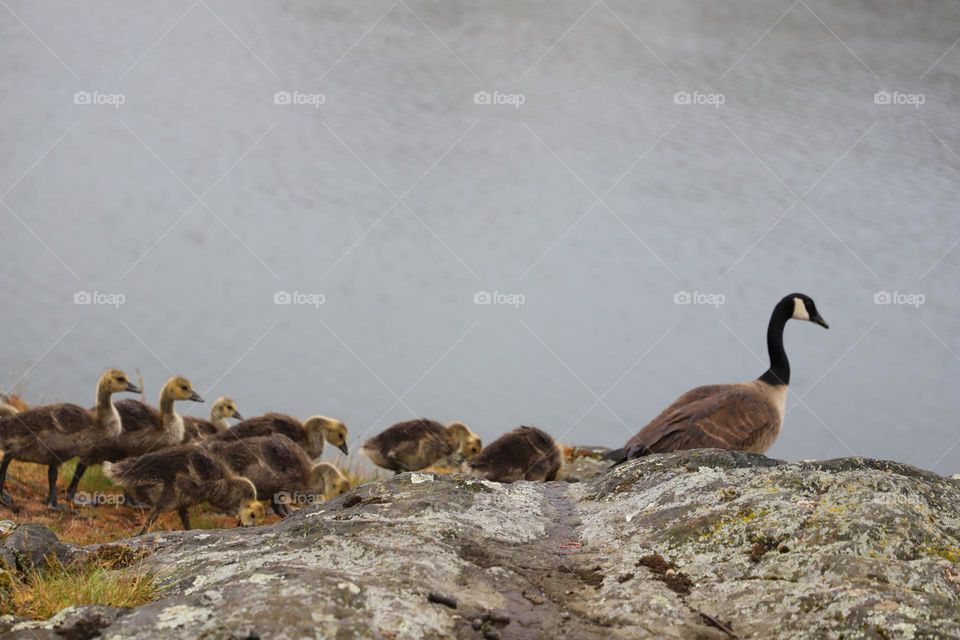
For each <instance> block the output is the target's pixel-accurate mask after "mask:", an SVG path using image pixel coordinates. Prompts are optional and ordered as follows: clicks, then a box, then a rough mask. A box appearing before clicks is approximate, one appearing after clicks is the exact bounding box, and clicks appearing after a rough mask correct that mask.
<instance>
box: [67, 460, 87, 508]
mask: <svg viewBox="0 0 960 640" xmlns="http://www.w3.org/2000/svg"><path fill="white" fill-rule="evenodd" d="M86 471H87V465H85V464H83V463H82V462H77V468H76V469H74V470H73V479H72V480H71V481H70V486H69V487H67V502H73V498H74V496H76V495H77V487H79V486H80V478H82V477H83V474H84V473H86Z"/></svg>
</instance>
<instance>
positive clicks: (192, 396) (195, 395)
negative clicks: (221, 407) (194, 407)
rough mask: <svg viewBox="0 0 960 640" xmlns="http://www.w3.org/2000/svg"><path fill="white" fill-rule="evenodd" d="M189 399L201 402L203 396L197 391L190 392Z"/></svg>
mask: <svg viewBox="0 0 960 640" xmlns="http://www.w3.org/2000/svg"><path fill="white" fill-rule="evenodd" d="M190 399H191V400H193V401H194V402H203V398H201V397H200V394H199V393H197V392H196V391H194V392H192V393H191V394H190Z"/></svg>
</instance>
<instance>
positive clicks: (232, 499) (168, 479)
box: [104, 444, 264, 534]
mask: <svg viewBox="0 0 960 640" xmlns="http://www.w3.org/2000/svg"><path fill="white" fill-rule="evenodd" d="M104 472H105V473H106V475H107V477H109V478H110V479H111V480H113V481H114V482H117V483H118V484H120V485H123V487H124V489H125V490H126V492H127V494H128V495H130V496H132V497H133V498H134V499H135V500H137V501H138V502H139V503H141V504H144V505H149V506H150V513H149V515H148V516H147V521H146V522H145V523H144V526H143V528H142V529H141V531H140V533H141V534H143V533H145V532H146V531H147V530H149V528H150V526H151V525H152V524H153V522H154V521H155V520H156V519H157V517H158V516H159V515H160V514H161V513H164V512H166V511H173V510H176V511H177V513H178V514H179V515H180V520H181V522H182V524H183V527H184V528H185V529H189V528H190V520H189V514H188V509H189V508H190V507H191V506H193V505H195V504H199V503H202V502H208V503H210V504H211V505H213V506H214V507H216V508H218V509H222V510H223V511H226V512H230V513H235V514H237V517H238V519H239V520H240V522H241V524H243V525H244V526H247V525H252V524H256V523H257V522H261V521H262V520H263V517H264V509H263V505H262V504H260V503H259V502H257V491H256V487H254V485H253V483H252V482H250V480H248V479H246V478H244V477H242V476H239V475H237V474H235V473H233V471H231V470H230V468H229V467H228V466H227V465H226V464H225V463H224V462H222V461H220V460H218V459H217V458H216V457H215V456H213V455H211V454H210V453H209V452H207V451H204V450H203V449H202V448H201V447H200V446H198V445H193V444H182V445H176V446H173V447H168V448H166V449H163V450H160V451H154V452H152V453H148V454H146V455H143V456H139V457H137V458H127V459H126V460H121V461H120V462H107V463H106V464H105V465H104Z"/></svg>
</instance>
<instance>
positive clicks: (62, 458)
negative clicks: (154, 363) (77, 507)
mask: <svg viewBox="0 0 960 640" xmlns="http://www.w3.org/2000/svg"><path fill="white" fill-rule="evenodd" d="M121 391H130V392H133V393H139V392H140V389H139V388H137V386H136V385H135V384H133V383H132V382H130V378H129V377H128V376H127V374H126V373H124V372H123V371H120V370H119V369H107V370H106V371H105V372H104V373H103V375H101V376H100V380H99V381H98V382H97V404H96V406H95V407H94V408H93V409H85V408H83V407H81V406H78V405H75V404H66V403H63V404H51V405H47V406H43V407H36V408H34V409H28V410H27V411H22V412H19V413H16V414H14V415H11V416H8V417H5V418H2V419H0V449H3V461H2V462H0V502H2V503H3V504H4V505H5V506H7V507H13V500H12V499H11V498H10V496H9V495H8V494H6V493H4V491H3V486H4V483H5V482H6V479H7V468H8V467H9V466H10V463H11V462H13V461H14V460H21V461H23V462H35V463H37V464H45V465H47V482H48V483H49V493H48V495H47V504H48V505H50V506H51V507H53V508H57V473H58V472H59V469H60V465H61V464H62V463H64V462H66V461H67V460H69V459H70V458H72V457H74V456H78V455H80V456H82V455H84V454H86V453H87V452H88V451H90V450H91V449H92V448H93V447H95V446H96V445H97V444H98V443H100V442H103V441H104V440H112V439H113V438H115V437H116V435H117V434H118V433H120V416H119V415H118V414H117V410H116V408H115V407H114V406H113V394H114V393H118V392H121Z"/></svg>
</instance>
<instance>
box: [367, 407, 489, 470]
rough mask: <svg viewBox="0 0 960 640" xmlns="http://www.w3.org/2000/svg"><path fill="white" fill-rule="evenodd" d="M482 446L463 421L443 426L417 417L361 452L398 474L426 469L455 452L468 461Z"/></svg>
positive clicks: (374, 441)
mask: <svg viewBox="0 0 960 640" xmlns="http://www.w3.org/2000/svg"><path fill="white" fill-rule="evenodd" d="M481 446H482V443H481V441H480V438H479V437H477V435H476V434H475V433H473V432H472V431H470V429H469V427H467V425H465V424H463V423H462V422H451V423H450V424H449V425H447V426H443V425H442V424H440V423H439V422H435V421H433V420H427V419H425V418H418V419H416V420H407V421H406V422H399V423H397V424H395V425H393V426H392V427H390V428H389V429H386V430H385V431H383V432H381V433H379V434H377V435H376V436H374V437H372V438H370V439H369V440H367V441H366V442H365V443H364V444H363V447H361V448H360V452H361V453H363V455H365V456H366V457H367V458H369V459H370V461H371V462H372V463H373V464H375V465H377V466H378V467H381V468H383V469H389V470H390V471H395V472H397V473H400V472H403V471H417V470H419V469H425V468H427V467H429V466H431V465H433V464H435V463H436V462H438V461H440V460H443V459H445V458H448V457H450V456H451V455H453V454H455V453H457V452H460V453H461V454H462V455H463V457H464V458H467V459H470V458H472V457H473V456H475V455H476V454H477V453H479V452H480V448H481Z"/></svg>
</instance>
